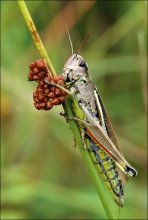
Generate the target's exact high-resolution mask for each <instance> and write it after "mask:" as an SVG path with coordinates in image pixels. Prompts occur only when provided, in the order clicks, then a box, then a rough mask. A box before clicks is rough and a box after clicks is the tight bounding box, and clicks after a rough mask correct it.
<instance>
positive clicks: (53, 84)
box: [44, 79, 74, 95]
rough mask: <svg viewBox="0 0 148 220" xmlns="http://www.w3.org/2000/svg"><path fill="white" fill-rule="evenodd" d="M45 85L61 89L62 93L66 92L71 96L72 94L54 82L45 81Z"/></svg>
mask: <svg viewBox="0 0 148 220" xmlns="http://www.w3.org/2000/svg"><path fill="white" fill-rule="evenodd" d="M44 81H45V83H47V84H48V85H51V86H55V87H57V88H58V89H61V90H63V91H64V92H66V93H67V94H68V95H73V94H74V92H70V91H69V90H68V89H66V88H64V87H63V86H61V85H59V84H57V83H54V82H48V81H47V80H46V79H45V80H44Z"/></svg>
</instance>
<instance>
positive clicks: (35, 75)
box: [28, 59, 67, 111]
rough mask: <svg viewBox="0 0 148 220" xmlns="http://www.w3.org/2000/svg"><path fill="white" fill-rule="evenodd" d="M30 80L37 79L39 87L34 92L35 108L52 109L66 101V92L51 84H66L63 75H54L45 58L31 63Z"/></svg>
mask: <svg viewBox="0 0 148 220" xmlns="http://www.w3.org/2000/svg"><path fill="white" fill-rule="evenodd" d="M29 69H30V71H29V74H28V80H29V81H36V82H37V87H36V90H35V92H34V93H33V100H34V105H35V108H36V109H38V110H45V111H47V110H50V109H51V108H52V107H53V106H54V105H60V104H62V103H63V102H64V101H65V96H66V95H67V93H66V92H64V91H63V90H61V89H59V88H57V87H56V86H53V85H50V84H48V83H47V82H49V83H55V84H58V85H61V86H64V78H63V76H56V77H53V76H52V75H51V74H50V70H49V68H48V66H47V63H46V61H45V60H43V59H42V60H37V61H35V62H33V63H31V64H30V65H29Z"/></svg>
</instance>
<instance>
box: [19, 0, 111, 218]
mask: <svg viewBox="0 0 148 220" xmlns="http://www.w3.org/2000/svg"><path fill="white" fill-rule="evenodd" d="M18 4H19V6H20V9H21V12H22V14H23V17H24V19H25V21H26V23H27V26H28V28H29V30H30V32H31V34H32V37H33V40H34V42H35V45H36V47H37V49H38V50H39V53H40V54H41V56H42V57H43V58H45V59H46V61H47V63H48V65H49V68H50V70H51V73H52V74H53V75H56V72H55V69H54V67H53V65H52V63H51V61H50V59H49V57H48V54H47V52H46V50H45V48H44V46H43V43H42V41H41V39H40V37H39V35H38V33H37V30H36V28H35V26H34V23H33V21H32V19H31V16H30V14H29V11H28V9H27V7H26V4H25V2H24V1H18ZM63 107H64V110H65V112H66V114H67V115H68V117H73V113H72V109H71V106H70V102H69V101H66V102H65V103H64V104H63ZM69 124H70V127H71V129H72V132H73V134H74V137H75V139H76V141H77V144H78V147H79V149H80V152H81V155H82V158H83V160H84V162H85V165H86V167H87V169H88V171H89V174H90V176H91V179H92V181H93V184H94V186H95V188H96V190H97V192H98V195H99V198H100V200H101V202H102V205H103V207H104V210H105V212H106V215H107V216H108V218H109V219H115V217H114V216H113V213H112V211H111V209H110V206H109V203H108V200H107V198H106V194H105V192H104V189H103V188H102V185H101V182H100V180H99V177H98V174H97V171H96V168H95V165H94V164H93V162H92V160H91V158H90V155H89V153H88V151H87V150H84V149H83V145H82V141H81V135H80V129H79V126H78V125H77V123H76V122H75V121H73V120H70V121H69Z"/></svg>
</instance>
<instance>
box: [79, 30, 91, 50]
mask: <svg viewBox="0 0 148 220" xmlns="http://www.w3.org/2000/svg"><path fill="white" fill-rule="evenodd" d="M90 35H91V34H87V35H86V36H85V37H84V38H83V40H82V42H81V44H80V46H79V48H78V49H77V51H76V54H79V52H80V50H81V48H82V47H83V45H84V44H85V43H86V41H87V40H88V38H89V37H90Z"/></svg>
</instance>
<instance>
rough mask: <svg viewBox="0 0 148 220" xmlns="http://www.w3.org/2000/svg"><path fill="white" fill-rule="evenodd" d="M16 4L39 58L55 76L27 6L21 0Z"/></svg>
mask: <svg viewBox="0 0 148 220" xmlns="http://www.w3.org/2000/svg"><path fill="white" fill-rule="evenodd" d="M18 4H19V7H20V10H21V12H22V14H23V17H24V20H25V21H26V24H27V26H28V28H29V31H30V33H31V35H32V38H33V40H34V43H35V45H36V47H37V49H38V51H39V53H40V54H41V56H42V57H43V58H44V59H45V60H46V62H47V63H48V65H49V68H50V71H51V73H52V75H53V76H56V71H55V69H54V67H53V65H52V63H51V60H50V59H49V56H48V54H47V52H46V50H45V47H44V45H43V43H42V41H41V38H40V36H39V34H38V32H37V30H36V27H35V25H34V22H33V20H32V18H31V16H30V13H29V11H28V9H27V6H26V4H25V2H24V1H22V0H21V1H19V0H18Z"/></svg>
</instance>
